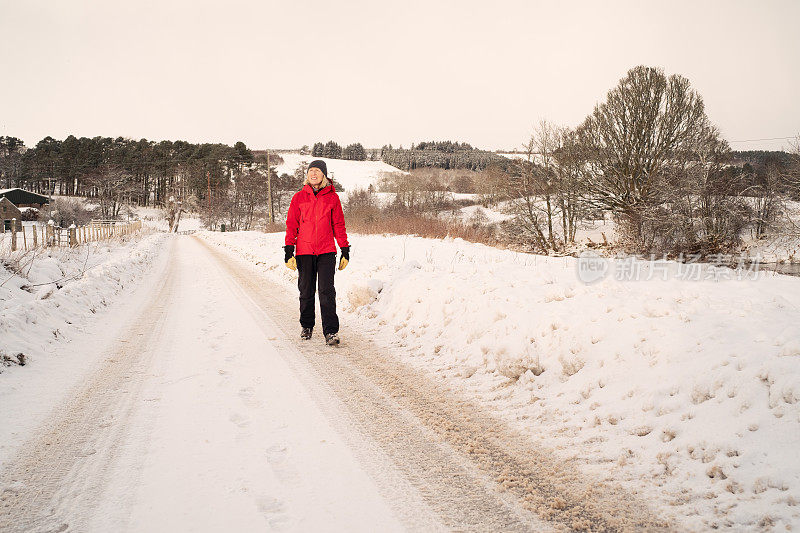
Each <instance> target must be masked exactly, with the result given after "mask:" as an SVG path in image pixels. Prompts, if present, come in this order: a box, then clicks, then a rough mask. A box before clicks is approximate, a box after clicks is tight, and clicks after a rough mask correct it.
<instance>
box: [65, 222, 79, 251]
mask: <svg viewBox="0 0 800 533" xmlns="http://www.w3.org/2000/svg"><path fill="white" fill-rule="evenodd" d="M67 237H68V238H69V247H70V248H75V247H76V246H78V228H77V227H76V226H75V223H74V222H73V223H72V225H71V226H70V227H69V230H68V234H67Z"/></svg>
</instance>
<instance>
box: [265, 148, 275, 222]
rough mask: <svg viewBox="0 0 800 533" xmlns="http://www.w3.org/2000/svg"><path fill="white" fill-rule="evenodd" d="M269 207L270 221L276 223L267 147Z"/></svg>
mask: <svg viewBox="0 0 800 533" xmlns="http://www.w3.org/2000/svg"><path fill="white" fill-rule="evenodd" d="M267 206H268V207H267V209H268V210H269V223H270V224H274V223H275V212H274V211H273V210H272V172H271V171H270V168H269V149H267Z"/></svg>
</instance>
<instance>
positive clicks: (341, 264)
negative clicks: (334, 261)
mask: <svg viewBox="0 0 800 533" xmlns="http://www.w3.org/2000/svg"><path fill="white" fill-rule="evenodd" d="M347 263H349V261H348V260H347V259H345V258H344V257H342V258H341V259H339V270H344V267H346V266H347Z"/></svg>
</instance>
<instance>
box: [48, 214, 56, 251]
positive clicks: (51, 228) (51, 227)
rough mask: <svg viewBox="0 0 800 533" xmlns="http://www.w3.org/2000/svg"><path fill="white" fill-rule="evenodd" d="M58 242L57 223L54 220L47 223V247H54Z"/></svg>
mask: <svg viewBox="0 0 800 533" xmlns="http://www.w3.org/2000/svg"><path fill="white" fill-rule="evenodd" d="M55 242H56V236H55V222H53V221H52V220H48V221H47V246H53V245H54V244H55Z"/></svg>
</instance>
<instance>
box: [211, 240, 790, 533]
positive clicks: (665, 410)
mask: <svg viewBox="0 0 800 533" xmlns="http://www.w3.org/2000/svg"><path fill="white" fill-rule="evenodd" d="M203 236H204V238H205V239H207V240H209V241H210V242H213V243H216V244H218V245H221V246H223V247H226V248H228V249H230V250H232V251H234V252H236V253H238V254H240V255H241V256H243V257H244V258H246V259H247V260H249V261H250V262H252V263H254V264H258V265H260V266H261V268H262V269H263V271H264V272H265V273H266V274H267V275H268V276H270V277H271V278H272V279H274V280H277V281H279V282H281V283H284V284H285V285H286V287H287V290H296V286H295V283H296V282H295V279H296V278H295V276H296V274H295V273H293V272H291V271H289V270H288V269H286V268H285V267H284V266H283V264H282V257H283V256H282V253H283V252H282V250H281V245H282V235H281V234H266V235H265V234H259V233H254V232H242V233H229V234H219V233H213V234H212V233H204V234H203ZM352 242H353V250H352V252H351V262H350V265H349V266H348V267H347V270H346V271H344V272H342V273H339V274H337V280H336V285H337V291H338V293H339V295H340V297H339V302H340V304H339V305H340V307H343V308H344V309H343V310H342V315H343V316H342V318H343V319H344V320H346V321H349V322H350V323H351V324H352V323H357V324H359V327H360V328H361V329H362V330H364V331H366V332H370V333H372V334H373V335H375V337H376V339H377V340H381V339H382V340H383V342H385V343H387V344H394V345H395V346H396V347H397V348H400V350H395V351H397V352H398V353H400V354H401V355H403V356H404V357H405V358H407V360H408V361H409V362H410V363H412V364H415V365H418V366H421V367H424V368H426V369H428V370H430V371H431V372H433V373H435V374H436V375H439V376H441V377H442V379H446V380H449V382H451V383H452V384H453V385H455V386H457V387H458V388H460V389H461V390H462V391H465V392H467V393H469V394H473V395H476V396H478V397H479V398H482V399H483V400H484V401H485V402H487V403H488V404H489V405H490V406H491V408H492V410H493V411H494V412H496V413H498V414H499V415H500V416H503V417H504V418H505V419H506V420H507V421H508V422H509V423H510V424H514V425H517V426H518V427H519V428H520V429H521V430H523V431H525V432H527V433H528V434H530V435H531V437H532V438H534V439H538V440H541V441H543V442H544V443H545V444H547V445H548V446H552V447H554V448H556V449H557V450H559V453H562V454H563V455H564V457H565V458H566V457H578V458H579V459H580V460H581V461H582V462H583V463H584V465H585V466H584V468H586V470H587V471H589V472H591V473H592V474H593V475H596V476H599V477H604V478H612V479H616V480H619V481H622V482H625V483H627V484H628V485H629V486H631V487H632V488H634V489H635V490H637V491H639V492H640V493H642V494H645V495H646V497H648V498H650V499H652V501H661V502H665V507H666V509H665V512H667V513H669V514H671V515H672V516H673V518H674V519H675V520H678V521H679V523H681V524H682V525H683V527H686V528H691V529H701V530H702V529H708V528H710V527H733V528H739V529H741V528H754V527H756V526H759V525H761V526H771V525H774V526H775V527H776V528H783V527H784V526H791V527H798V526H800V507H799V506H798V502H800V454H798V453H797V450H798V449H800V327H798V324H800V308H799V307H798V305H800V304H799V302H800V279H798V278H792V277H788V276H781V275H774V274H764V273H761V274H760V275H756V274H751V275H745V276H738V277H742V278H743V279H737V276H735V275H733V272H731V271H729V270H719V269H718V270H713V269H709V268H707V267H705V266H698V267H697V269H696V272H695V274H696V276H694V275H693V276H691V277H687V276H685V275H684V276H681V275H680V274H681V273H683V274H685V271H683V269H684V268H685V267H683V266H680V265H677V264H675V263H671V262H667V263H662V264H659V265H657V266H654V265H652V264H649V263H647V262H641V261H637V262H634V263H632V264H623V263H621V262H617V263H609V264H608V268H609V269H611V270H612V271H614V272H617V271H619V272H622V273H623V274H624V273H626V272H627V273H629V274H630V272H636V273H637V274H636V275H630V276H629V275H627V274H626V275H625V276H616V275H613V276H611V275H609V276H606V277H605V278H603V279H601V280H599V281H596V282H595V283H591V284H585V283H583V282H581V281H580V280H579V278H578V276H577V273H576V272H577V271H576V268H577V264H578V260H577V259H575V258H550V257H542V256H535V255H527V254H519V253H514V252H511V251H505V250H497V249H493V248H491V247H487V246H483V245H479V244H471V243H467V242H463V241H460V240H458V239H457V240H447V241H437V240H431V239H421V238H415V237H408V236H393V237H385V236H362V235H353V236H352ZM632 266H633V267H636V268H632ZM656 274H657V275H656ZM627 277H634V278H636V277H638V278H639V279H638V280H636V279H634V280H625V279H626V278H627ZM663 278H666V279H663ZM753 278H756V279H753ZM345 340H346V339H345ZM666 504H669V505H666Z"/></svg>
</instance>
